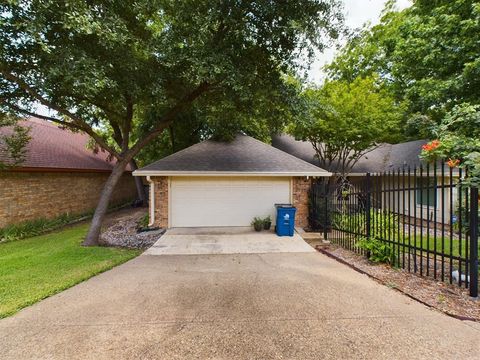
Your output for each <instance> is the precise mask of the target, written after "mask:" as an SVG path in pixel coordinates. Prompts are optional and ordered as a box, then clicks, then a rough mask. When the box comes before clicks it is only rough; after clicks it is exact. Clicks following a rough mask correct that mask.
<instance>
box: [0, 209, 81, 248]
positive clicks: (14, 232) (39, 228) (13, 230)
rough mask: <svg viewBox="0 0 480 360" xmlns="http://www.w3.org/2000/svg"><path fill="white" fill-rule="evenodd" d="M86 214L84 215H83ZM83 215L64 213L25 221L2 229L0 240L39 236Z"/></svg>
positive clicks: (0, 230)
mask: <svg viewBox="0 0 480 360" xmlns="http://www.w3.org/2000/svg"><path fill="white" fill-rule="evenodd" d="M83 216H84V215H83ZM81 217H82V216H79V215H77V216H73V215H69V214H63V215H60V216H59V217H56V218H54V219H44V218H41V219H36V220H31V221H25V222H22V223H20V224H14V225H9V226H6V227H4V228H3V229H0V241H1V242H7V241H13V240H20V239H24V238H27V237H32V236H37V235H41V234H44V233H46V232H49V231H52V230H56V229H58V228H61V227H62V226H64V225H66V224H68V223H71V222H72V221H74V220H77V219H79V218H81Z"/></svg>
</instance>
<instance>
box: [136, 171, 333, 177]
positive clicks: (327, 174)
mask: <svg viewBox="0 0 480 360" xmlns="http://www.w3.org/2000/svg"><path fill="white" fill-rule="evenodd" d="M132 175H133V176H189V177H190V176H268V177H272V176H283V177H288V176H295V177H303V176H312V177H330V176H332V173H330V172H321V171H320V172H307V173H303V172H278V171H277V172H258V171H257V172H247V171H245V172H243V171H239V172H233V171H141V170H135V171H134V172H133V173H132Z"/></svg>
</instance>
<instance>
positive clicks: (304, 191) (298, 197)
mask: <svg viewBox="0 0 480 360" xmlns="http://www.w3.org/2000/svg"><path fill="white" fill-rule="evenodd" d="M311 184H312V181H311V180H310V179H308V180H307V178H305V177H294V178H293V206H295V207H296V208H297V213H296V215H295V226H297V227H300V228H304V227H306V226H308V202H309V201H308V193H309V191H310V186H311Z"/></svg>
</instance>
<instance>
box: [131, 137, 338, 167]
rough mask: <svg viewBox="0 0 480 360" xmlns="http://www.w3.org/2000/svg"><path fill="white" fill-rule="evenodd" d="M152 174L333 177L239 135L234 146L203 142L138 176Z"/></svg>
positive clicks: (164, 159) (158, 162)
mask: <svg viewBox="0 0 480 360" xmlns="http://www.w3.org/2000/svg"><path fill="white" fill-rule="evenodd" d="M152 172H156V173H165V174H167V173H168V174H176V173H182V172H183V173H209V172H211V173H258V174H260V175H261V174H282V173H285V174H298V175H311V176H322V175H323V176H328V175H330V174H329V173H328V172H327V171H325V170H324V169H321V168H319V167H318V166H315V165H312V164H310V163H308V162H305V161H303V160H301V159H298V158H296V157H295V156H292V155H290V154H287V153H285V152H283V151H281V150H278V149H276V148H274V147H272V146H270V145H268V144H265V143H263V142H261V141H259V140H256V139H254V138H252V137H249V136H246V135H237V136H236V138H235V139H234V140H233V141H232V142H218V141H214V140H206V141H203V142H201V143H198V144H195V145H193V146H190V147H188V148H186V149H184V150H182V151H179V152H177V153H175V154H172V155H170V156H167V157H165V158H163V159H161V160H158V161H156V162H154V163H152V164H150V165H148V166H145V167H143V168H141V169H139V170H137V171H136V172H135V174H136V175H152Z"/></svg>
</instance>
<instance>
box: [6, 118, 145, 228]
mask: <svg viewBox="0 0 480 360" xmlns="http://www.w3.org/2000/svg"><path fill="white" fill-rule="evenodd" d="M20 125H22V126H26V127H29V128H30V137H31V140H30V141H29V143H28V145H27V155H26V160H25V162H24V163H22V164H21V165H20V166H19V167H16V168H9V169H7V170H4V171H0V199H1V202H0V228H2V227H5V226H7V225H10V224H17V223H21V222H24V221H28V220H35V219H38V218H55V217H58V216H60V215H63V214H71V215H76V214H83V213H86V212H89V211H92V210H93V209H95V206H96V205H97V201H98V199H99V196H100V192H101V190H102V188H103V184H104V183H105V181H106V180H107V178H108V176H109V174H110V172H111V169H112V166H113V164H112V162H111V161H109V159H108V154H107V153H105V152H101V151H100V152H98V153H94V152H93V151H92V150H89V149H87V144H88V142H89V137H88V136H87V135H85V134H83V133H74V132H71V131H69V130H65V129H61V128H60V127H58V126H56V125H55V124H53V123H51V122H48V121H45V120H41V119H37V118H29V119H27V120H24V121H21V122H20ZM7 131H9V129H8V128H0V136H1V135H2V134H3V135H5V134H6V133H7ZM0 145H1V144H0ZM0 148H1V146H0ZM0 160H1V161H3V162H8V160H9V159H8V157H7V155H6V154H5V152H0ZM135 197H136V188H135V182H134V178H133V177H132V175H131V171H128V170H127V171H126V173H125V174H124V176H123V178H122V179H121V180H120V182H119V184H118V186H117V188H116V190H115V192H114V195H113V199H112V204H114V205H115V204H120V203H125V202H127V201H130V200H133V199H135Z"/></svg>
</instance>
